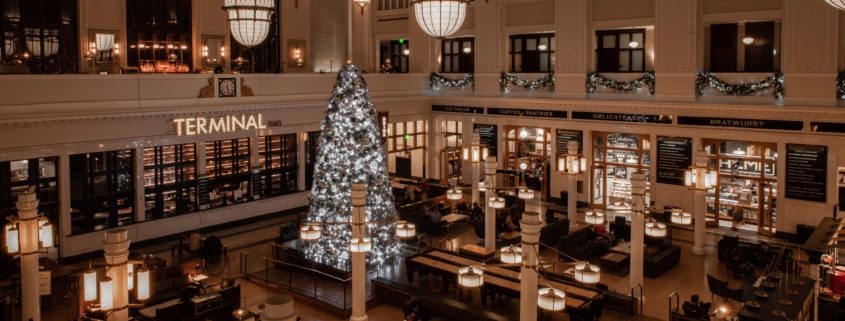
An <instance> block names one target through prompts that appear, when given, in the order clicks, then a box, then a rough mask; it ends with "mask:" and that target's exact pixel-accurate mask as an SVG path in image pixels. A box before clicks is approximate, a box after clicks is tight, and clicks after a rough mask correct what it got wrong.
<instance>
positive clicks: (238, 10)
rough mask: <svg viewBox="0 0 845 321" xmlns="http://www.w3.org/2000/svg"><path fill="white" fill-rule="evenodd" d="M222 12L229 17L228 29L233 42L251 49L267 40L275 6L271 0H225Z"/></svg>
mask: <svg viewBox="0 0 845 321" xmlns="http://www.w3.org/2000/svg"><path fill="white" fill-rule="evenodd" d="M223 10H225V11H226V13H227V15H228V16H229V19H228V20H229V29H230V30H231V31H232V36H233V37H234V38H235V40H236V41H237V42H238V43H240V44H242V45H244V46H246V47H248V48H252V47H255V46H257V45H260V44H261V43H262V42H264V39H265V38H267V34H268V33H269V32H270V17H271V16H272V15H273V12H275V10H276V6H275V4H274V3H273V0H225V2H224V6H223Z"/></svg>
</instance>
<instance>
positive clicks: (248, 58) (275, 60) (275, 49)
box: [226, 0, 282, 74]
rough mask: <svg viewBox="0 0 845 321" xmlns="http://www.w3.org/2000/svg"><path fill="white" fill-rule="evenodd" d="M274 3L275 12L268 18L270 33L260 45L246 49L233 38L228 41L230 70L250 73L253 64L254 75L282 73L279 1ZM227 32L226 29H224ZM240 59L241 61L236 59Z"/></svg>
mask: <svg viewBox="0 0 845 321" xmlns="http://www.w3.org/2000/svg"><path fill="white" fill-rule="evenodd" d="M273 2H275V8H276V10H275V12H274V13H273V15H272V16H270V26H269V28H270V33H268V34H267V39H264V42H262V43H261V44H260V45H257V46H255V47H253V48H252V49H250V48H247V47H245V46H243V45H241V44H240V43H238V42H237V41H236V40H235V38H234V37H232V40H231V41H230V46H231V47H232V53H231V54H232V57H231V58H232V69H233V70H237V71H238V72H240V73H251V72H252V70H253V63H254V64H255V65H254V67H255V68H254V69H255V73H258V74H260V73H280V72H281V71H282V60H281V56H282V54H281V50H282V49H281V46H280V45H279V44H280V42H279V41H280V40H279V39H280V35H279V0H273ZM226 29H227V30H228V27H227V28H226ZM238 57H240V58H241V59H238Z"/></svg>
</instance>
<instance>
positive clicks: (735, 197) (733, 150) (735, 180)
mask: <svg viewBox="0 0 845 321" xmlns="http://www.w3.org/2000/svg"><path fill="white" fill-rule="evenodd" d="M704 143H705V147H704V150H705V151H706V152H707V155H708V156H709V157H710V160H709V163H710V164H709V165H710V166H711V167H714V168H717V169H718V178H717V179H716V183H715V184H714V185H713V187H712V188H710V189H708V190H707V194H706V201H707V217H708V219H711V220H713V221H714V222H715V224H717V225H724V226H728V227H736V228H744V229H750V230H756V231H759V232H761V233H763V234H767V235H772V233H773V232H774V229H775V227H776V223H777V167H776V165H777V152H776V149H777V146H776V144H772V143H757V142H743V141H717V140H705V142H704ZM734 222H736V223H734Z"/></svg>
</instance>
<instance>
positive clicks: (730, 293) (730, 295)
mask: <svg viewBox="0 0 845 321" xmlns="http://www.w3.org/2000/svg"><path fill="white" fill-rule="evenodd" d="M707 285H708V286H709V287H710V299H711V300H712V299H713V295H714V294H715V295H718V296H720V297H722V299H725V300H735V301H739V300H741V298H742V288H736V289H731V288H730V287H728V281H722V280H720V279H717V278H716V277H715V276H712V275H710V274H707Z"/></svg>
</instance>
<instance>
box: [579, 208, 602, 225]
mask: <svg viewBox="0 0 845 321" xmlns="http://www.w3.org/2000/svg"><path fill="white" fill-rule="evenodd" d="M584 220H585V221H587V223H589V224H593V225H599V224H604V213H599V212H594V211H589V212H587V213H586V214H584Z"/></svg>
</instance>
